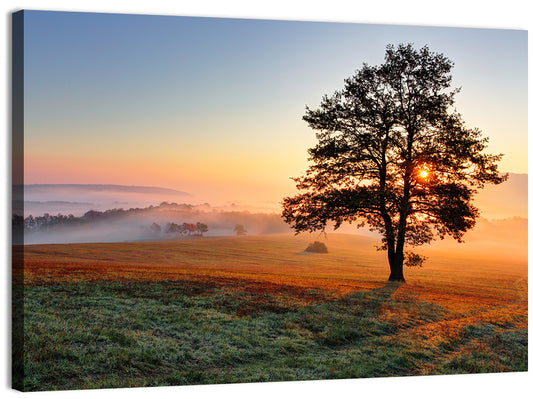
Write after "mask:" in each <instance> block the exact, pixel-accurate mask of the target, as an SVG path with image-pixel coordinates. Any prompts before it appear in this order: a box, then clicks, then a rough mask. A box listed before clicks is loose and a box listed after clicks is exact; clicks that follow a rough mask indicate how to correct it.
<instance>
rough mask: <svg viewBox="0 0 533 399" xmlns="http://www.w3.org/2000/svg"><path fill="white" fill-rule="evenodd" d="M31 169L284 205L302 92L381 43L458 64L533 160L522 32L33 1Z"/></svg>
mask: <svg viewBox="0 0 533 399" xmlns="http://www.w3.org/2000/svg"><path fill="white" fill-rule="evenodd" d="M24 34H25V36H24V40H25V52H24V57H25V59H24V61H25V70H24V78H25V82H24V84H25V86H24V96H25V97H24V102H25V103H24V107H25V109H24V110H25V116H24V117H25V120H24V124H25V126H24V127H25V132H24V133H25V141H24V151H25V163H24V178H25V183H26V184H60V183H61V184H68V183H71V184H121V185H141V186H160V187H168V188H172V189H176V190H180V191H186V192H188V193H191V194H193V195H194V196H195V198H196V200H197V202H210V203H212V204H214V205H223V204H227V203H245V204H252V205H254V206H256V207H257V206H259V207H261V206H263V207H265V209H275V208H279V203H280V202H281V200H282V198H283V197H285V196H288V195H292V194H294V193H295V187H294V182H293V181H292V180H290V177H295V176H299V175H301V174H302V173H303V172H304V171H305V169H306V167H307V156H308V155H307V149H308V148H310V147H312V146H314V144H315V134H314V132H313V131H312V130H311V129H310V128H309V127H307V126H306V123H305V122H304V121H302V116H303V114H304V112H305V106H306V105H309V106H310V107H311V108H313V107H316V106H318V105H319V103H320V100H321V98H322V96H323V95H324V94H331V93H332V92H333V91H335V90H337V89H340V88H342V86H343V81H344V79H345V78H347V77H349V76H351V75H353V74H354V72H355V71H356V70H357V69H358V68H360V67H361V66H362V64H363V63H365V62H366V63H368V64H379V63H382V62H383V60H384V52H385V47H386V45H387V44H398V43H413V44H414V45H415V47H422V46H424V45H428V46H429V48H430V49H431V50H432V51H435V52H440V53H444V54H445V55H446V56H447V57H448V58H450V59H451V60H452V61H453V62H454V63H455V68H454V70H453V77H454V79H453V85H454V86H455V87H461V92H460V93H459V94H458V95H457V97H456V108H457V110H458V111H459V112H460V113H461V114H462V115H463V119H464V120H465V122H466V124H467V126H469V127H477V128H479V129H481V131H482V132H483V134H484V135H485V136H488V137H489V139H490V144H489V148H488V149H489V151H490V152H492V153H503V154H504V158H503V160H502V162H501V163H500V169H501V170H502V171H505V172H513V173H527V167H528V165H527V113H528V110H527V71H528V70H527V31H520V30H502V29H469V28H443V27H421V26H416V27H415V26H394V25H371V24H348V23H326V22H295V21H279V20H278V21H272V20H271V21H268V20H245V19H222V18H194V17H175V16H146V15H144V16H143V15H120V14H96V13H65V12H42V11H40V12H37V11H26V15H25V32H24Z"/></svg>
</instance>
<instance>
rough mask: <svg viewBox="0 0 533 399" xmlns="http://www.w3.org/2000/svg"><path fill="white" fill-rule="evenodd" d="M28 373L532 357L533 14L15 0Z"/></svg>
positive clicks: (16, 172) (30, 384) (338, 373)
mask: <svg viewBox="0 0 533 399" xmlns="http://www.w3.org/2000/svg"><path fill="white" fill-rule="evenodd" d="M12 53H13V117H12V120H13V156H12V160H13V220H12V223H13V247H12V254H13V282H12V283H13V284H12V292H13V348H12V353H13V359H12V367H13V387H14V388H16V389H19V390H22V391H45V390H72V389H89V388H122V387H140V386H144V387H146V386H169V385H173V386H176V385H191V384H223V383H244V382H271V381H303V380H326V379H353V378H363V377H374V378H378V377H393V376H422V375H446V374H472V373H499V372H521V371H522V372H523V371H527V369H528V332H527V325H528V314H527V292H528V291H527V284H528V274H527V270H528V269H527V266H528V264H527V255H528V251H527V218H528V216H527V211H528V210H527V185H528V182H527V31H520V30H501V29H500V30H497V29H468V28H446V27H428V26H394V25H371V24H353V23H333V22H328V23H326V22H312V21H283V20H251V19H250V20H247V19H231V18H202V17H180V16H155V15H127V14H104V13H73V12H53V11H19V12H16V13H14V14H13V52H12Z"/></svg>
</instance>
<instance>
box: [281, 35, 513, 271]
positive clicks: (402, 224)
mask: <svg viewBox="0 0 533 399" xmlns="http://www.w3.org/2000/svg"><path fill="white" fill-rule="evenodd" d="M452 68H453V63H452V62H451V61H450V60H449V59H448V58H446V57H445V56H444V55H443V54H438V53H434V52H431V51H430V50H429V49H428V47H427V46H425V47H423V48H421V49H420V50H417V49H415V48H414V47H413V46H412V45H411V44H409V45H403V44H400V45H398V46H397V47H395V46H393V45H389V46H387V48H386V52H385V62H384V63H383V64H381V65H377V66H370V65H367V64H364V65H363V66H362V68H361V69H359V70H357V71H356V73H355V74H354V75H353V76H352V77H349V78H347V79H346V80H345V84H344V88H343V89H342V90H339V91H336V92H334V93H333V94H332V95H331V96H327V95H326V96H324V97H323V99H322V102H321V103H320V106H319V107H318V108H317V109H310V108H309V107H306V112H305V115H304V117H303V119H304V120H305V121H306V122H307V123H308V125H309V126H310V127H311V128H312V129H313V130H315V131H316V137H317V140H318V143H317V145H316V146H315V147H313V148H311V149H309V150H308V152H309V155H310V157H309V161H310V166H309V168H308V170H307V171H306V173H305V174H304V175H303V176H301V177H299V178H295V179H294V180H295V181H296V184H297V188H298V189H299V190H300V193H299V194H297V195H296V196H294V197H287V198H284V200H283V213H282V216H283V218H284V220H285V221H286V222H287V223H289V224H290V226H291V227H292V228H294V229H295V230H296V233H299V232H303V231H318V230H324V229H325V228H326V225H327V224H328V223H333V226H334V228H335V229H337V228H338V227H340V226H341V224H343V223H356V224H357V226H358V227H363V226H365V225H366V226H368V227H369V228H370V229H372V230H375V231H378V232H380V233H381V235H382V242H383V247H382V248H383V249H384V250H387V254H388V262H389V266H390V270H391V274H390V277H389V280H394V281H404V276H403V266H404V259H406V258H407V264H409V262H414V263H416V262H421V261H422V260H423V257H420V256H418V255H416V254H412V253H410V252H407V251H406V245H410V246H418V245H422V244H425V243H429V242H430V241H432V240H434V239H436V238H439V237H440V238H444V237H445V236H447V235H449V236H451V237H453V238H454V239H456V240H458V241H461V239H462V237H463V235H464V233H465V232H466V231H468V230H469V229H471V228H473V227H474V225H475V220H476V217H478V215H479V211H478V209H477V208H476V207H475V206H474V204H473V195H474V194H475V193H476V190H477V189H480V188H483V186H484V185H485V184H487V183H490V184H499V183H501V182H503V181H504V180H505V179H506V176H505V175H501V174H500V173H499V172H498V168H497V162H498V161H499V160H500V159H501V157H502V155H501V154H500V155H491V154H486V153H485V149H486V146H487V142H488V139H487V138H485V137H483V136H482V134H481V132H480V131H479V130H478V129H475V128H473V129H472V128H468V127H467V126H466V125H465V123H464V122H463V120H462V118H461V115H460V114H459V113H458V112H457V111H455V110H454V108H453V106H454V97H455V95H456V94H457V93H458V92H459V90H458V89H453V88H452V87H451V80H452V75H451V70H452Z"/></svg>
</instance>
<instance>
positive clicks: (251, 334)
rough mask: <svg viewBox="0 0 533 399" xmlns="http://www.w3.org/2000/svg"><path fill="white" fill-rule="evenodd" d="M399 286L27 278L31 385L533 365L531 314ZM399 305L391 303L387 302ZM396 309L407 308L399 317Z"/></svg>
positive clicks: (170, 382)
mask: <svg viewBox="0 0 533 399" xmlns="http://www.w3.org/2000/svg"><path fill="white" fill-rule="evenodd" d="M397 288H398V286H396V285H386V286H384V287H383V288H377V289H374V290H371V291H359V292H354V293H350V294H348V295H345V296H343V297H342V298H340V299H334V298H332V297H329V296H328V295H327V293H325V292H321V291H320V290H314V291H313V290H309V292H304V293H303V294H305V295H308V297H309V298H313V300H312V301H309V302H308V303H309V304H307V305H301V303H297V302H295V301H294V297H293V295H292V294H291V293H290V292H284V291H283V290H282V289H280V291H279V292H277V293H273V292H265V291H261V290H258V289H247V288H246V287H243V286H237V285H235V284H232V283H231V281H228V282H227V284H224V285H220V284H209V283H205V282H199V281H198V282H194V281H189V280H176V281H143V282H134V281H131V282H128V281H95V282H62V283H48V284H41V285H28V286H26V287H25V288H24V373H25V378H24V389H25V390H28V391H32V390H53V389H80V388H110V387H133V386H158V385H184V384H208V383H232V382H259V381H286V380H307V379H332V378H356V377H380V376H398V375H423V374H443V373H473V372H499V371H521V370H527V330H524V329H523V328H522V329H521V328H519V327H518V326H517V325H518V323H520V322H522V323H523V320H519V318H518V316H517V317H516V318H513V317H509V318H508V320H507V321H506V322H505V323H500V324H498V323H490V322H480V321H475V322H472V323H470V324H468V323H467V324H465V325H463V326H462V327H460V328H459V330H458V332H457V333H453V334H452V333H450V334H447V335H446V334H444V335H441V336H440V337H441V338H439V339H438V340H435V339H434V338H431V337H430V336H429V335H428V336H425V335H423V334H419V333H418V331H419V330H418V329H421V328H428V329H431V328H433V326H435V325H440V324H439V323H445V322H446V321H447V320H449V319H450V318H451V316H450V314H449V313H447V312H446V311H444V309H443V308H441V307H440V306H439V305H437V304H434V303H431V302H425V301H422V300H420V299H417V298H416V297H405V296H402V297H401V299H396V298H395V296H394V295H393V294H394V292H395V291H396V289H397ZM385 310H389V312H388V313H387V312H385ZM387 314H389V315H390V314H393V315H395V316H397V317H387V316H386V315H387Z"/></svg>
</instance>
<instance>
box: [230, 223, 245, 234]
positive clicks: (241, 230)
mask: <svg viewBox="0 0 533 399" xmlns="http://www.w3.org/2000/svg"><path fill="white" fill-rule="evenodd" d="M233 231H234V232H235V234H237V235H238V236H243V235H246V233H247V231H246V229H245V228H244V226H243V225H242V224H236V225H235V227H234V228H233Z"/></svg>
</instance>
